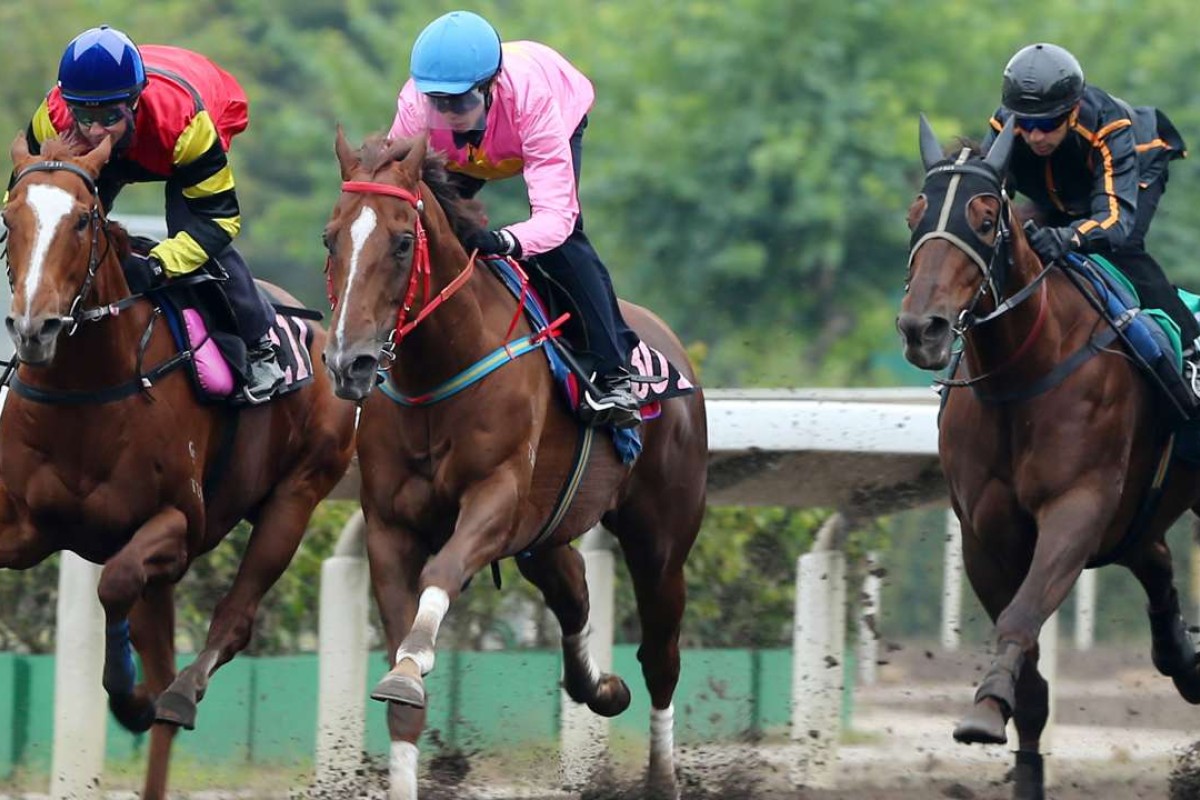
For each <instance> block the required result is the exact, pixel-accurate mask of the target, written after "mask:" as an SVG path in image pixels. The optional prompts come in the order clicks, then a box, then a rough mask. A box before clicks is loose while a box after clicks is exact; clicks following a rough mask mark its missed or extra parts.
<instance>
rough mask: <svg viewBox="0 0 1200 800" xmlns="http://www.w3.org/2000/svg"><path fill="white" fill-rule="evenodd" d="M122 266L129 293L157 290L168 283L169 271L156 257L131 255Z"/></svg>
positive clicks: (138, 254)
mask: <svg viewBox="0 0 1200 800" xmlns="http://www.w3.org/2000/svg"><path fill="white" fill-rule="evenodd" d="M121 266H122V267H123V268H124V270H125V280H126V281H127V282H128V283H129V291H131V292H133V293H134V294H141V293H143V292H148V291H150V290H151V289H157V288H159V287H160V286H162V285H163V284H165V283H166V282H167V271H166V270H165V269H163V265H162V262H161V261H159V260H158V259H157V258H155V257H154V256H151V255H142V254H141V253H130V254H129V255H128V256H126V258H125V261H124V262H123V263H122V264H121Z"/></svg>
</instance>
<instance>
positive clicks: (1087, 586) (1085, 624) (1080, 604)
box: [1075, 569, 1096, 651]
mask: <svg viewBox="0 0 1200 800" xmlns="http://www.w3.org/2000/svg"><path fill="white" fill-rule="evenodd" d="M1095 642H1096V570H1094V569H1085V570H1084V571H1083V573H1082V574H1081V575H1080V576H1079V580H1078V582H1076V584H1075V649H1076V650H1080V651H1087V650H1091V649H1092V645H1093V644H1095Z"/></svg>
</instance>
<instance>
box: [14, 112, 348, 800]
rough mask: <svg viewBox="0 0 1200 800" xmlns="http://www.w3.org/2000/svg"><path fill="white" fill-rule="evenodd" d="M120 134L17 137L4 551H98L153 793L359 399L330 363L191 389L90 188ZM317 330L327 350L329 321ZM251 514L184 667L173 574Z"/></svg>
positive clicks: (303, 514)
mask: <svg viewBox="0 0 1200 800" xmlns="http://www.w3.org/2000/svg"><path fill="white" fill-rule="evenodd" d="M110 151H111V140H106V141H105V142H104V143H103V144H101V145H100V146H99V147H97V148H96V149H95V150H93V151H92V152H90V153H88V154H86V155H83V156H80V157H76V156H75V155H74V154H73V153H72V152H71V150H70V148H69V147H68V146H67V145H66V144H64V143H63V142H60V141H58V140H56V139H51V140H49V141H47V142H46V143H45V145H44V149H43V152H42V155H41V156H34V155H31V154H30V153H29V150H28V147H27V145H26V142H25V137H24V135H23V134H22V135H20V136H18V137H17V139H16V141H15V142H14V144H13V147H12V158H13V164H14V168H15V182H14V184H13V186H12V189H11V190H10V192H9V197H8V203H7V204H6V205H5V207H4V210H3V217H4V223H5V226H6V228H7V231H8V242H7V245H8V265H9V278H10V280H11V282H12V287H13V302H12V309H11V311H10V313H9V314H8V317H7V325H8V330H9V332H10V334H11V335H12V338H13V341H14V342H15V344H16V355H17V358H18V359H19V361H20V367H19V368H18V369H17V371H16V376H15V377H16V379H17V381H16V383H14V386H13V388H12V390H11V391H10V392H9V395H8V398H7V400H6V402H5V405H4V410H3V414H0V480H2V484H3V485H2V486H0V567H6V568H9V569H26V568H29V567H32V566H34V565H36V564H38V563H40V562H41V561H43V560H44V559H45V558H46V557H47V556H49V555H50V554H52V553H55V552H58V551H62V550H70V551H73V552H75V553H78V554H79V555H80V556H82V557H84V558H86V559H88V560H90V561H92V562H95V563H97V564H102V565H103V570H102V572H101V577H100V586H99V596H100V601H101V603H102V604H103V606H104V613H105V616H106V620H107V630H106V633H107V638H106V642H107V647H106V655H105V665H104V680H103V684H104V689H105V691H106V692H107V693H108V695H109V704H110V707H111V709H112V711H113V714H114V716H115V717H116V718H117V720H118V721H119V722H120V723H121V724H122V725H123V726H124V727H126V728H128V729H129V730H132V731H145V730H147V729H149V730H150V748H149V764H148V768H147V774H146V780H145V784H144V787H143V794H142V796H143V797H145V798H149V799H151V800H159V799H160V798H164V797H166V792H167V788H166V787H167V773H168V762H169V758H170V749H171V742H172V740H173V739H174V736H175V732H176V731H177V729H178V728H179V727H180V726H182V727H186V728H190V727H192V726H193V725H194V723H195V718H196V712H197V703H198V702H199V700H200V699H201V697H202V696H203V695H204V692H205V689H206V688H207V686H208V683H209V679H210V678H211V676H212V674H213V672H214V671H216V669H217V668H218V667H220V666H221V665H222V664H224V663H226V662H227V661H229V660H230V659H231V658H233V656H234V655H235V654H236V653H237V652H238V651H240V650H242V649H243V648H244V647H245V646H246V645H247V643H248V642H249V640H250V636H251V633H252V627H253V623H254V617H255V612H256V610H257V608H258V606H259V603H260V601H261V600H262V597H263V595H264V594H265V593H266V592H267V590H268V589H269V588H270V587H271V586H272V585H273V584H274V583H275V581H276V579H277V578H278V577H279V576H280V574H281V573H282V572H283V570H284V569H285V568H286V567H287V565H288V563H289V562H290V560H291V558H292V555H293V554H294V553H295V551H296V547H297V546H298V545H299V543H300V540H301V537H302V536H303V534H304V531H305V528H306V526H307V524H308V520H309V517H310V515H311V514H312V511H313V508H314V507H315V506H316V504H317V503H318V502H319V501H320V500H321V499H322V498H323V497H325V495H326V494H327V493H328V492H329V491H330V490H331V489H332V488H333V486H334V485H335V484H336V483H337V481H338V480H339V479H340V478H341V476H342V474H343V473H344V471H345V469H346V468H347V466H348V464H349V461H350V457H351V455H352V450H353V442H354V406H353V404H351V403H346V402H344V401H342V400H338V399H337V398H336V397H334V395H333V392H332V390H331V389H330V385H329V380H328V378H327V377H326V376H325V374H324V373H323V372H320V373H318V374H316V375H315V376H314V377H313V380H312V381H311V383H309V384H308V385H306V386H303V387H301V388H298V389H296V390H295V391H293V392H292V393H291V394H288V395H286V396H284V397H281V398H280V399H278V400H276V401H272V402H271V403H268V404H266V405H263V406H258V407H254V408H248V409H245V410H241V411H237V410H232V409H227V408H225V407H223V406H218V405H211V404H207V405H202V404H201V403H200V402H199V401H198V399H197V397H196V394H195V391H194V390H193V387H192V385H191V382H190V381H189V378H188V376H187V375H186V374H185V372H184V370H183V369H176V368H175V367H177V366H179V364H180V363H182V362H181V361H180V357H179V355H178V350H177V347H176V345H175V342H174V340H173V338H172V335H171V333H170V332H169V331H168V329H167V326H166V324H165V323H164V322H163V321H162V320H161V319H160V317H161V312H160V309H159V307H158V306H157V304H156V302H155V301H153V300H152V299H150V298H138V297H131V295H130V291H129V286H128V284H127V283H126V280H125V276H124V273H123V271H122V269H121V263H122V258H123V257H124V256H126V255H128V253H129V247H130V244H129V239H128V236H127V235H126V233H125V231H124V229H123V228H121V226H120V225H117V224H115V223H112V222H109V221H108V220H107V219H106V218H105V211H104V209H103V208H102V207H101V204H100V201H99V198H98V195H97V192H96V185H95V180H96V177H97V176H98V174H99V171H100V168H101V167H102V166H103V165H104V164H105V162H106V161H107V160H108V158H109V155H110ZM275 294H276V297H277V298H279V299H280V300H281V302H285V303H289V304H291V305H295V301H294V300H292V299H291V298H289V297H288V296H287V295H286V294H283V293H282V292H278V291H276V292H275ZM114 309H115V310H119V311H120V313H116V311H115V310H114ZM312 328H313V345H312V352H317V351H318V350H319V349H320V348H321V347H323V346H324V333H323V332H322V331H321V330H320V328H318V327H317V326H315V325H314V326H312ZM243 518H245V519H248V520H250V521H251V522H253V523H254V529H253V533H252V534H251V536H250V540H249V545H248V546H247V548H246V552H245V554H244V555H243V557H242V561H241V565H240V567H239V569H238V573H237V577H236V578H235V580H234V582H233V585H232V586H231V587H230V588H229V591H228V592H227V594H226V595H225V597H224V598H223V599H222V600H221V601H220V603H219V604H218V605H217V608H216V610H215V612H214V615H213V619H212V623H211V626H210V628H209V632H208V637H207V639H206V641H205V643H204V649H203V650H202V651H201V652H200V654H199V655H197V657H196V659H195V661H194V662H193V663H192V664H191V665H190V666H188V667H187V668H185V669H184V670H182V671H181V672H180V673H179V674H178V675H177V674H176V670H175V650H174V636H175V625H174V600H173V591H174V588H173V587H174V584H175V583H176V582H177V581H178V580H179V579H180V578H181V577H182V576H183V574H184V573H185V572H186V571H187V569H188V566H189V565H190V564H191V562H192V561H193V560H194V559H195V558H196V557H198V556H200V555H202V554H203V553H205V552H207V551H209V550H211V549H212V548H213V547H215V546H216V545H217V544H218V543H219V542H220V540H221V539H222V538H223V537H224V536H225V535H226V534H227V533H228V532H229V531H230V530H231V529H232V528H233V527H234V526H235V525H236V524H237V522H238V521H239V520H241V519H243ZM133 649H136V651H137V653H138V655H139V656H140V657H141V663H142V671H143V674H144V679H143V682H142V683H139V684H136V685H135V682H136V668H135V664H134V660H133ZM96 688H97V690H99V689H100V687H96Z"/></svg>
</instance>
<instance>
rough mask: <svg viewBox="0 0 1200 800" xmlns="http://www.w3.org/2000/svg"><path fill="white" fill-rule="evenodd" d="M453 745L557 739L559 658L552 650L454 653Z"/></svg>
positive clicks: (471, 746) (493, 745)
mask: <svg viewBox="0 0 1200 800" xmlns="http://www.w3.org/2000/svg"><path fill="white" fill-rule="evenodd" d="M458 656H459V675H460V679H461V682H460V684H459V690H458V700H457V704H456V708H455V719H454V722H455V736H454V742H453V744H455V745H457V746H459V747H463V748H465V749H468V750H471V749H475V748H482V749H493V750H499V749H507V748H509V747H510V746H512V745H514V744H539V743H541V744H546V743H554V742H557V741H558V728H559V718H560V710H561V707H562V700H561V695H560V691H561V690H560V688H559V683H560V680H561V677H562V660H561V658H560V656H559V654H558V653H557V652H546V651H536V650H523V651H516V652H487V653H471V652H463V653H459V654H458Z"/></svg>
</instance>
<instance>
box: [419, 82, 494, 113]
mask: <svg viewBox="0 0 1200 800" xmlns="http://www.w3.org/2000/svg"><path fill="white" fill-rule="evenodd" d="M426 97H428V98H429V102H430V103H431V104H432V105H433V107H434V109H435V110H436V111H438V112H439V113H441V114H465V113H467V112H468V111H472V110H474V109H476V108H479V106H481V105H483V92H482V91H481V90H480V89H479V88H474V89H471V90H470V91H467V92H463V93H462V94H429V95H426Z"/></svg>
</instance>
